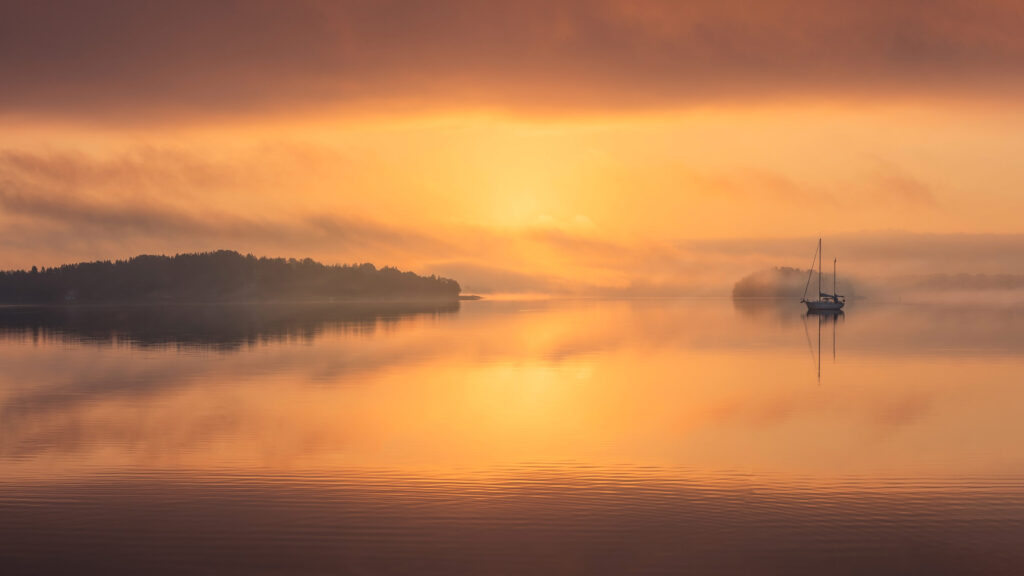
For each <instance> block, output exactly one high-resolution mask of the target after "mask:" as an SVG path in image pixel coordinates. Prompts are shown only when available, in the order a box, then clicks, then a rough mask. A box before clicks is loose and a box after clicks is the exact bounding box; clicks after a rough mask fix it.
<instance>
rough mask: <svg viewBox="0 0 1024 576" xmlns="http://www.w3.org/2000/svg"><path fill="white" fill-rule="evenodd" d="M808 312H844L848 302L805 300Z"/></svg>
mask: <svg viewBox="0 0 1024 576" xmlns="http://www.w3.org/2000/svg"><path fill="white" fill-rule="evenodd" d="M804 304H807V311H808V312H836V311H838V310H842V309H843V306H844V305H845V304H846V302H830V301H825V300H805V301H804Z"/></svg>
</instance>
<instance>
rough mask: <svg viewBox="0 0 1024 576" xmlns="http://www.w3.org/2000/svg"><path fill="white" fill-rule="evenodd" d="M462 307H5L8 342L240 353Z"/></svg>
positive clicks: (0, 337)
mask: <svg viewBox="0 0 1024 576" xmlns="http://www.w3.org/2000/svg"><path fill="white" fill-rule="evenodd" d="M459 308H460V305H459V302H444V303H431V302H384V303H259V304H166V305H110V306H100V305H97V306H0V342H3V341H21V340H26V339H31V340H32V341H34V342H37V341H39V340H50V339H57V340H59V341H66V342H83V343H93V344H115V343H116V344H121V343H127V344H130V345H132V346H136V347H143V348H145V347H159V346H168V345H170V346H174V345H178V346H188V347H197V348H210V349H217V350H232V349H236V348H239V347H242V346H245V345H253V344H256V343H266V342H278V341H287V340H301V341H312V340H314V339H316V338H317V337H318V336H320V335H321V334H323V333H324V331H325V330H340V331H343V332H354V333H360V334H372V333H373V332H375V331H377V330H384V331H387V330H390V329H393V328H395V327H397V326H398V325H400V324H401V323H402V322H403V321H405V320H408V319H411V318H413V317H433V318H438V317H442V316H447V315H453V314H456V313H458V311H459Z"/></svg>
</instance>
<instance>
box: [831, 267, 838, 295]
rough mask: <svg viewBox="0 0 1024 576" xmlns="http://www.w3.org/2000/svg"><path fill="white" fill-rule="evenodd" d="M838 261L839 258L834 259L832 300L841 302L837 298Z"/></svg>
mask: <svg viewBox="0 0 1024 576" xmlns="http://www.w3.org/2000/svg"><path fill="white" fill-rule="evenodd" d="M836 260H838V258H833V259H832V299H834V300H839V297H838V296H836Z"/></svg>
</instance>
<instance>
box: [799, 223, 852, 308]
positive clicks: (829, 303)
mask: <svg viewBox="0 0 1024 576" xmlns="http://www.w3.org/2000/svg"><path fill="white" fill-rule="evenodd" d="M821 260H822V252H821V238H818V249H817V250H816V251H815V252H814V260H812V261H811V269H810V270H809V271H808V272H807V284H806V285H805V286H804V297H803V298H801V299H800V301H801V302H803V303H804V304H806V305H807V311H808V312H811V313H814V312H838V311H840V310H842V309H843V306H844V305H845V304H846V296H843V295H841V294H836V259H834V258H833V259H832V293H831V294H829V293H828V292H822V291H821ZM815 262H817V264H818V297H817V298H816V299H814V300H808V299H807V289H808V288H810V286H811V276H812V275H813V274H814V263H815Z"/></svg>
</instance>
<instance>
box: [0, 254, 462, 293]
mask: <svg viewBox="0 0 1024 576" xmlns="http://www.w3.org/2000/svg"><path fill="white" fill-rule="evenodd" d="M460 291H461V288H460V286H459V283H458V282H456V281H455V280H451V279H449V278H441V277H437V276H433V275H432V276H419V275H417V274H414V273H412V272H402V271H401V270H399V269H397V268H393V267H390V266H386V267H384V268H377V267H376V266H374V265H373V264H369V263H364V264H352V265H325V264H321V263H320V262H316V261H314V260H312V259H310V258H305V259H302V260H296V259H294V258H287V259H285V258H265V257H262V258H257V257H255V256H253V255H252V254H248V255H245V256H243V255H241V254H239V253H238V252H234V251H230V250H219V251H216V252H202V253H195V254H178V255H176V256H154V255H141V256H136V257H134V258H129V259H127V260H117V261H109V260H107V261H97V262H80V263H77V264H65V265H63V266H58V267H54V268H43V269H41V270H40V269H37V268H36V267H35V266H33V267H32V269H31V270H7V271H0V303H5V304H30V303H31V304H35V303H58V302H78V301H82V302H170V301H176V302H209V301H228V300H241V301H252V300H330V299H431V300H436V299H445V300H455V299H457V298H458V296H459V292H460Z"/></svg>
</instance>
